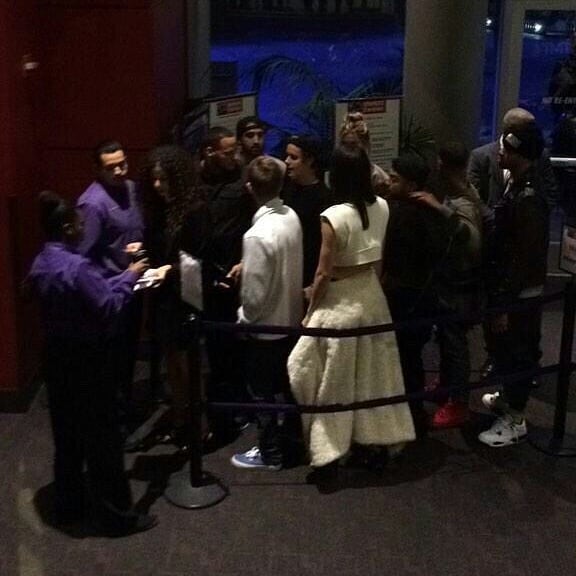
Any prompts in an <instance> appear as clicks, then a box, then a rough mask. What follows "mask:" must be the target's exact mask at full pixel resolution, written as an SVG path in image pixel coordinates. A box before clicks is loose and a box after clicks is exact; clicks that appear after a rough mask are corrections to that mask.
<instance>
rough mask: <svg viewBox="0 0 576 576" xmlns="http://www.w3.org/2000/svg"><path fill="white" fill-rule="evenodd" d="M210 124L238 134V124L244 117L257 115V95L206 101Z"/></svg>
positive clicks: (252, 93) (250, 94)
mask: <svg viewBox="0 0 576 576" xmlns="http://www.w3.org/2000/svg"><path fill="white" fill-rule="evenodd" d="M206 103H207V104H208V124H209V126H210V127H213V126H223V127H224V128H228V129H229V130H232V132H234V133H236V123H237V122H238V120H240V118H243V117H244V116H255V115H256V93H255V92H251V93H246V94H236V95H233V96H223V97H220V98H211V99H209V100H206Z"/></svg>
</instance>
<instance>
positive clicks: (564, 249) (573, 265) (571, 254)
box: [558, 224, 576, 274]
mask: <svg viewBox="0 0 576 576" xmlns="http://www.w3.org/2000/svg"><path fill="white" fill-rule="evenodd" d="M558 267H559V268H560V270H563V271H564V272H568V273H569V274H576V227H575V226H568V225H567V224H565V225H564V226H563V228H562V244H561V246H560V265H559V266H558Z"/></svg>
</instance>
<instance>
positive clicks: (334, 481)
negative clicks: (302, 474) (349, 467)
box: [306, 460, 339, 494]
mask: <svg viewBox="0 0 576 576" xmlns="http://www.w3.org/2000/svg"><path fill="white" fill-rule="evenodd" d="M306 484H315V485H316V487H317V488H318V491H319V492H320V493H321V494H332V493H333V492H336V491H337V490H338V488H339V485H338V460H335V461H334V462H330V464H326V466H319V467H318V468H314V469H313V470H312V472H310V474H308V476H306Z"/></svg>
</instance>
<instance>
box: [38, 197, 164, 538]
mask: <svg viewBox="0 0 576 576" xmlns="http://www.w3.org/2000/svg"><path fill="white" fill-rule="evenodd" d="M40 201H41V215H42V224H43V227H44V230H45V233H46V236H47V242H46V243H45V244H44V247H43V248H42V251H41V252H40V254H38V256H37V257H36V259H35V260H34V263H33V265H32V268H31V270H30V273H29V275H28V280H27V281H28V283H29V284H30V285H31V287H32V288H33V289H34V291H35V292H36V293H37V294H38V296H39V298H40V301H41V307H42V319H43V324H44V328H45V333H46V338H45V351H44V363H43V375H44V380H45V383H46V387H47V391H48V399H49V406H50V416H51V421H52V431H53V437H54V448H55V455H54V488H55V512H56V514H57V520H58V521H59V522H60V523H65V524H69V523H75V522H77V521H80V520H83V519H84V518H85V516H86V512H87V511H88V510H89V509H92V508H93V510H94V511H95V513H96V520H97V522H98V526H99V528H100V529H101V530H103V531H104V532H105V533H108V534H111V535H125V534H130V533H134V532H139V531H142V530H146V529H148V528H151V527H152V526H154V525H155V524H156V519H155V518H154V517H153V516H149V515H145V514H137V513H135V512H134V511H133V510H132V497H131V493H130V486H129V484H128V480H127V478H126V476H125V473H124V462H123V445H122V437H121V434H120V425H119V421H118V406H117V402H118V401H117V394H116V389H115V388H116V380H115V378H114V375H113V362H111V358H112V353H113V342H114V338H115V335H116V332H117V330H118V329H119V325H118V320H119V318H120V315H121V313H122V311H123V310H124V308H125V307H126V306H127V305H128V304H129V302H130V300H131V299H132V295H133V288H134V285H135V283H136V281H137V280H138V278H139V277H140V276H141V274H142V273H143V272H144V271H145V270H146V269H147V267H148V262H147V261H146V260H142V261H139V262H135V263H131V264H130V265H129V266H128V267H127V269H125V270H124V271H123V272H121V273H120V274H118V275H116V276H112V277H109V278H106V277H104V275H103V274H102V272H101V270H100V269H99V268H98V267H97V266H96V265H94V264H93V263H92V262H91V261H90V260H88V259H87V258H85V257H84V256H82V255H81V254H79V253H78V252H77V250H76V248H75V246H76V245H77V243H78V241H79V240H80V239H81V237H82V222H81V218H80V216H79V215H78V214H76V213H75V211H74V209H73V208H71V207H69V206H68V205H67V204H66V203H65V202H64V201H63V200H62V199H60V198H59V197H58V196H56V195H55V194H53V193H51V192H43V193H42V194H41V197H40ZM84 466H86V469H87V473H88V480H89V486H90V490H89V491H87V490H86V486H85V482H84V475H83V473H84ZM88 494H90V496H91V501H90V502H89V501H88ZM89 505H91V506H89Z"/></svg>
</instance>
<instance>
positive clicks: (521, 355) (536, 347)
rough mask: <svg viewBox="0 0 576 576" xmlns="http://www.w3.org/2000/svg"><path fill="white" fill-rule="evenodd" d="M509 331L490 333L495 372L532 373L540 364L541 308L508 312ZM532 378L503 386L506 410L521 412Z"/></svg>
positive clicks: (525, 402)
mask: <svg viewBox="0 0 576 576" xmlns="http://www.w3.org/2000/svg"><path fill="white" fill-rule="evenodd" d="M508 324H509V329H508V330H507V331H506V332H503V333H501V334H494V333H493V334H492V335H491V339H492V342H493V343H494V349H493V355H494V361H495V363H496V369H497V371H498V373H500V374H502V375H506V374H511V373H514V372H521V371H526V370H533V369H536V368H537V367H538V362H539V361H540V357H541V355H542V354H541V351H540V329H541V324H542V309H541V308H530V309H528V310H518V311H515V312H509V313H508ZM532 380H533V377H528V378H524V379H522V380H519V381H517V382H513V383H510V384H505V386H504V399H505V400H506V402H508V404H509V406H510V408H512V409H513V410H518V411H519V412H522V411H523V410H524V409H525V408H526V404H527V403H528V397H529V396H530V389H531V383H532Z"/></svg>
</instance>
